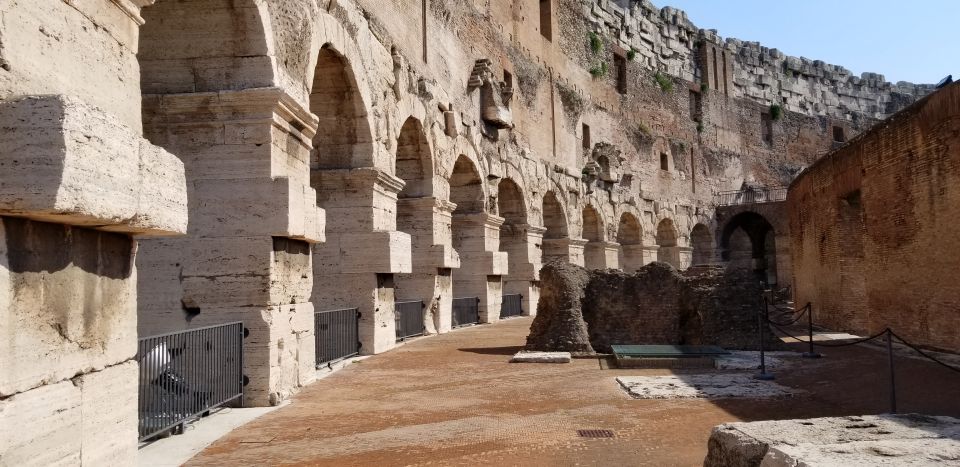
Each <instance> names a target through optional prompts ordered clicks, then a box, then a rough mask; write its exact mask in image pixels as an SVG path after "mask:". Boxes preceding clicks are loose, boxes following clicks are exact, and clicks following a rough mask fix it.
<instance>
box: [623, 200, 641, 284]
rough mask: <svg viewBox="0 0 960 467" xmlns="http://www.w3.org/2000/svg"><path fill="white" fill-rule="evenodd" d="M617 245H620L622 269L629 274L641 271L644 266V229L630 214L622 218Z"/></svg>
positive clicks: (624, 214) (627, 213)
mask: <svg viewBox="0 0 960 467" xmlns="http://www.w3.org/2000/svg"><path fill="white" fill-rule="evenodd" d="M617 243H619V244H620V269H623V270H624V271H627V272H632V271H636V270H637V269H640V267H642V266H643V228H642V227H641V226H640V221H639V220H638V219H637V217H636V216H634V215H633V214H630V213H629V212H625V213H623V214H622V215H621V216H620V225H619V226H618V228H617Z"/></svg>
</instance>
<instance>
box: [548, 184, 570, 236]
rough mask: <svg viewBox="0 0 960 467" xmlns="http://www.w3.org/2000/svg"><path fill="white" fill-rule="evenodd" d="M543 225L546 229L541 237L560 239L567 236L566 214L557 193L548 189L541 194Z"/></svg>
mask: <svg viewBox="0 0 960 467" xmlns="http://www.w3.org/2000/svg"><path fill="white" fill-rule="evenodd" d="M542 212H543V226H544V227H545V228H546V229H547V230H546V231H545V232H544V234H543V238H545V239H561V238H568V236H569V234H568V228H567V215H566V214H565V212H564V209H563V204H561V202H560V199H559V198H558V197H557V194H556V193H555V192H553V191H548V192H546V193H545V194H544V195H543V210H542Z"/></svg>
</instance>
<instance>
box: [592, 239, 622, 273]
mask: <svg viewBox="0 0 960 467" xmlns="http://www.w3.org/2000/svg"><path fill="white" fill-rule="evenodd" d="M584 258H585V264H586V268H587V269H618V268H619V266H618V265H619V262H620V261H619V260H620V244H619V243H616V242H588V243H587V244H586V246H585V247H584Z"/></svg>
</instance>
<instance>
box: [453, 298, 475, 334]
mask: <svg viewBox="0 0 960 467" xmlns="http://www.w3.org/2000/svg"><path fill="white" fill-rule="evenodd" d="M479 322H480V298H479V297H464V298H455V299H453V327H455V328H459V327H463V326H470V325H473V324H477V323H479Z"/></svg>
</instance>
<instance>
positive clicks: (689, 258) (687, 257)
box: [677, 246, 693, 269]
mask: <svg viewBox="0 0 960 467" xmlns="http://www.w3.org/2000/svg"><path fill="white" fill-rule="evenodd" d="M677 261H678V263H677V264H678V265H679V266H677V267H678V268H679V269H687V268H689V267H690V266H691V265H692V264H693V248H690V247H686V246H680V247H677Z"/></svg>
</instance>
